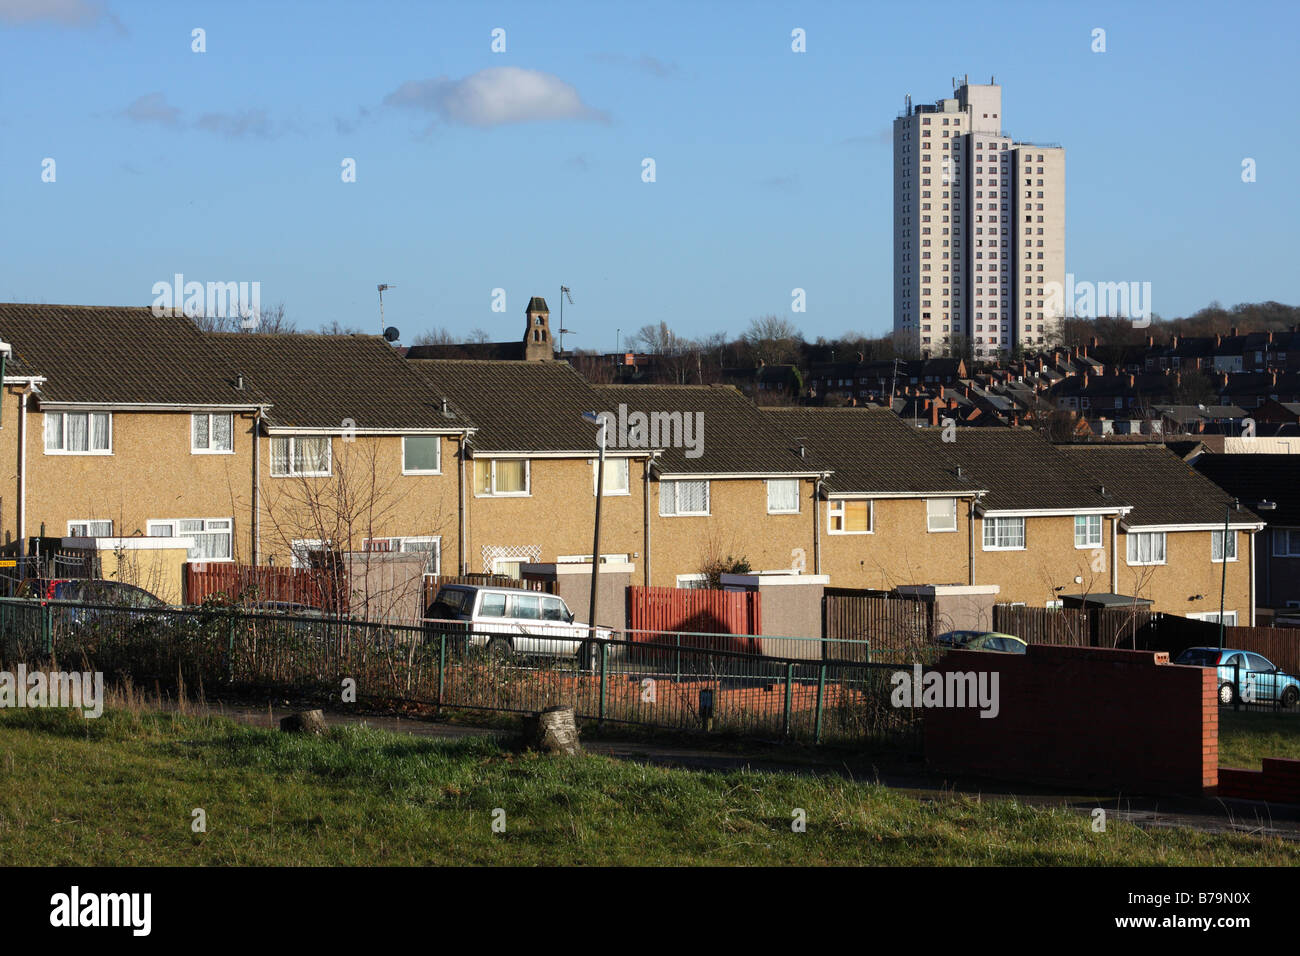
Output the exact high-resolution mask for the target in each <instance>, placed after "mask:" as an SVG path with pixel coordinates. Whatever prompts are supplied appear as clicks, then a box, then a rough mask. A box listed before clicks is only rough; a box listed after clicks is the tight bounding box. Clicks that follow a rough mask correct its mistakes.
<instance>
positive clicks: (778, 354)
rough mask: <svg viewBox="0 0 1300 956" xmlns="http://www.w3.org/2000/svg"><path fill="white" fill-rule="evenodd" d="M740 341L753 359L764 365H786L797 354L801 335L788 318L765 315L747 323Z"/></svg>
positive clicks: (801, 338)
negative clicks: (747, 325) (747, 326)
mask: <svg viewBox="0 0 1300 956" xmlns="http://www.w3.org/2000/svg"><path fill="white" fill-rule="evenodd" d="M741 341H742V342H744V343H745V345H746V346H747V347H748V348H749V351H750V353H751V354H752V355H753V357H754V359H755V361H759V362H762V363H763V364H765V365H786V364H788V363H790V362H792V361H794V359H795V357H796V356H797V355H798V354H799V344H800V343H801V342H802V341H803V336H802V335H800V333H799V329H798V328H797V327H796V326H795V325H794V323H793V322H791V321H790V320H789V319H783V318H781V317H779V316H776V315H765V316H762V317H761V318H757V319H754V320H753V321H752V322H750V323H749V328H748V329H747V330H746V331H745V334H744V335H742V336H741Z"/></svg>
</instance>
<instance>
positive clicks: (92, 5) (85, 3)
mask: <svg viewBox="0 0 1300 956" xmlns="http://www.w3.org/2000/svg"><path fill="white" fill-rule="evenodd" d="M105 17H107V18H108V19H110V20H112V21H114V22H116V18H115V17H113V15H112V14H110V13H109V12H108V10H107V9H106V8H105V6H104V4H103V3H102V2H100V0H0V21H3V22H5V23H11V24H29V23H57V24H58V25H60V26H65V27H81V26H92V25H94V24H96V23H98V22H99V21H100V20H101V19H103V18H105Z"/></svg>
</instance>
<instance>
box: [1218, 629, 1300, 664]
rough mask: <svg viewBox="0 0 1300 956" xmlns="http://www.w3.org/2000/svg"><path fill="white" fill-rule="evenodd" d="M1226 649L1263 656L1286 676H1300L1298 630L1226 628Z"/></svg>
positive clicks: (1299, 634)
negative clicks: (1285, 673) (1234, 648)
mask: <svg viewBox="0 0 1300 956" xmlns="http://www.w3.org/2000/svg"><path fill="white" fill-rule="evenodd" d="M1223 642H1224V644H1225V645H1227V646H1228V647H1236V648H1240V649H1241V650H1244V651H1254V652H1255V653H1256V654H1263V655H1264V656H1265V657H1267V658H1268V659H1269V660H1270V661H1272V662H1273V664H1274V666H1276V667H1280V668H1281V669H1282V670H1284V671H1286V672H1287V673H1288V674H1300V630H1297V629H1295V628H1291V627H1227V628H1224V639H1223Z"/></svg>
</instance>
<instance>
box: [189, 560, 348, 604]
mask: <svg viewBox="0 0 1300 956" xmlns="http://www.w3.org/2000/svg"><path fill="white" fill-rule="evenodd" d="M328 579H329V574H328V572H326V571H323V570H321V569H315V568H284V567H263V566H256V567H255V566H252V565H241V564H228V563H224V562H212V561H210V562H200V563H187V564H186V565H185V603H186V604H202V603H203V602H204V601H205V600H208V599H212V598H220V599H224V600H225V601H226V602H228V603H231V604H266V603H268V602H291V603H293V604H306V605H308V606H309V607H317V608H322V609H327V610H332V608H329V607H327V605H328V604H329V603H330V602H329V600H328V597H327V595H329V594H331V593H337V594H342V593H343V590H344V589H342V588H332V587H329V580H328Z"/></svg>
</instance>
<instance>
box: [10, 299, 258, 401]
mask: <svg viewBox="0 0 1300 956" xmlns="http://www.w3.org/2000/svg"><path fill="white" fill-rule="evenodd" d="M0 339H3V340H4V341H6V342H8V343H10V344H11V345H12V346H13V354H14V358H15V359H16V364H17V367H16V368H15V367H14V366H10V368H9V369H6V372H7V373H8V374H23V375H44V376H46V377H47V379H48V381H47V382H46V384H44V385H42V386H41V393H42V396H43V399H44V400H45V401H49V402H78V403H102V404H105V405H182V406H184V405H243V406H249V405H253V404H256V403H258V402H259V401H263V400H264V399H261V398H260V397H258V396H256V395H253V394H250V393H249V392H248V391H247V390H246V391H243V392H240V391H238V390H236V389H235V387H234V380H235V375H236V374H237V371H238V370H237V369H235V368H233V367H232V366H231V364H230V363H229V362H228V361H227V360H226V359H225V358H224V357H223V356H222V355H221V354H220V353H219V352H218V351H217V350H216V349H215V348H213V346H212V345H211V343H210V342H209V341H207V339H206V338H205V337H204V335H203V333H201V332H200V331H199V330H198V329H197V328H196V327H195V325H194V323H193V322H191V321H190V320H189V319H187V318H184V317H172V316H167V317H163V318H159V317H156V316H154V314H153V312H152V311H151V310H150V309H149V308H147V307H126V306H123V307H114V306H85V305H27V304H23V303H0Z"/></svg>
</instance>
